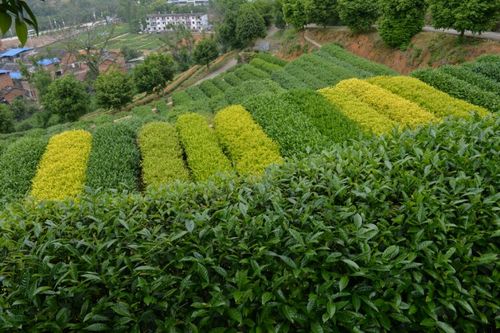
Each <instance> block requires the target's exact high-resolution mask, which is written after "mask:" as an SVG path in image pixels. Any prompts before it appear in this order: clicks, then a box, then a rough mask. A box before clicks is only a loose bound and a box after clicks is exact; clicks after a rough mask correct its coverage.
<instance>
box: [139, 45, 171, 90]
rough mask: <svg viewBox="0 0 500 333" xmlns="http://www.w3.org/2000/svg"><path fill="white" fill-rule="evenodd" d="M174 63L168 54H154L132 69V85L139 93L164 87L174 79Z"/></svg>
mask: <svg viewBox="0 0 500 333" xmlns="http://www.w3.org/2000/svg"><path fill="white" fill-rule="evenodd" d="M174 69H175V63H174V59H173V58H172V56H171V55H170V54H160V53H154V54H151V55H149V56H148V57H146V59H145V60H144V62H143V63H142V64H139V65H137V66H136V67H135V68H134V71H133V76H134V83H135V85H136V87H137V90H139V92H148V93H149V92H152V91H154V90H155V89H157V88H159V87H160V88H161V87H164V86H165V85H166V84H167V82H168V81H170V80H172V79H173V77H174Z"/></svg>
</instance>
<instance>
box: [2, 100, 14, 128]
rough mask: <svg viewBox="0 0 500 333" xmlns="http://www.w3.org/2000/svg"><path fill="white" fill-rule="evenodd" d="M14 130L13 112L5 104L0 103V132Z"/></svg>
mask: <svg viewBox="0 0 500 333" xmlns="http://www.w3.org/2000/svg"><path fill="white" fill-rule="evenodd" d="M12 131H14V112H12V110H11V109H10V108H9V107H8V106H7V105H5V104H0V133H10V132H12Z"/></svg>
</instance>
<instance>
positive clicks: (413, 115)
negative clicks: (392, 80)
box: [335, 79, 440, 127]
mask: <svg viewBox="0 0 500 333" xmlns="http://www.w3.org/2000/svg"><path fill="white" fill-rule="evenodd" d="M335 88H336V89H338V90H339V91H341V92H344V93H349V94H353V95H354V96H356V97H357V98H359V99H360V101H362V102H364V103H366V104H368V105H369V106H371V107H372V108H373V109H374V110H375V111H377V112H379V113H381V114H383V115H385V116H387V117H388V118H390V119H392V120H394V121H395V122H397V123H399V124H401V125H402V126H403V127H406V126H410V127H414V126H417V125H422V124H428V123H430V122H437V121H439V119H440V118H438V117H436V116H434V115H433V114H432V113H430V112H428V111H426V110H424V109H422V108H421V107H420V106H418V105H417V104H415V103H413V102H410V101H408V100H406V99H404V98H402V97H399V96H398V95H395V94H393V93H391V92H390V91H388V90H386V89H383V88H380V87H378V86H376V85H373V84H370V83H368V82H366V81H362V80H359V79H350V80H345V81H342V82H340V83H339V84H338V85H337V86H336V87H335Z"/></svg>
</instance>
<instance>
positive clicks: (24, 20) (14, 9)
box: [0, 0, 38, 45]
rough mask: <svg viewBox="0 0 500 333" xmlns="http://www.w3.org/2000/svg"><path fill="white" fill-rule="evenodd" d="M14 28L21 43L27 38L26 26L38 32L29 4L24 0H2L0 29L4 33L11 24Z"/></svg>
mask: <svg viewBox="0 0 500 333" xmlns="http://www.w3.org/2000/svg"><path fill="white" fill-rule="evenodd" d="M13 21H14V26H15V28H16V35H17V37H18V38H19V41H20V42H21V44H23V45H24V44H26V41H27V40H28V26H31V27H32V28H33V29H35V31H36V32H37V33H38V21H37V19H36V16H35V14H33V11H32V10H31V8H30V6H29V5H28V4H27V3H26V1H24V0H3V1H2V5H1V6H0V30H1V31H2V34H6V33H7V31H9V29H10V27H11V26H12V22H13Z"/></svg>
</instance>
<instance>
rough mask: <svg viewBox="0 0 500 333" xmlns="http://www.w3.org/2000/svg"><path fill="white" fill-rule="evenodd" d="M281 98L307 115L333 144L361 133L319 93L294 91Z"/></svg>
mask: <svg viewBox="0 0 500 333" xmlns="http://www.w3.org/2000/svg"><path fill="white" fill-rule="evenodd" d="M281 98H282V99H283V100H285V101H286V102H288V103H290V104H293V105H294V106H295V107H296V108H297V109H298V110H300V112H302V113H303V114H305V115H306V116H307V117H308V118H309V121H310V122H311V123H312V124H313V125H314V126H316V128H317V129H318V130H319V131H320V132H321V134H323V135H324V136H325V137H327V138H328V140H330V141H332V142H335V143H342V142H344V141H346V140H349V139H354V138H358V137H359V134H360V133H361V128H360V127H359V125H358V124H357V123H356V122H355V121H353V120H351V119H349V118H348V117H346V116H345V115H344V114H343V113H342V111H341V110H340V108H339V107H337V106H336V105H333V104H332V103H330V102H329V101H328V100H327V99H326V98H325V97H324V96H323V95H321V94H320V93H319V92H316V91H311V90H292V91H290V92H288V93H286V94H284V95H283V96H281Z"/></svg>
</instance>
